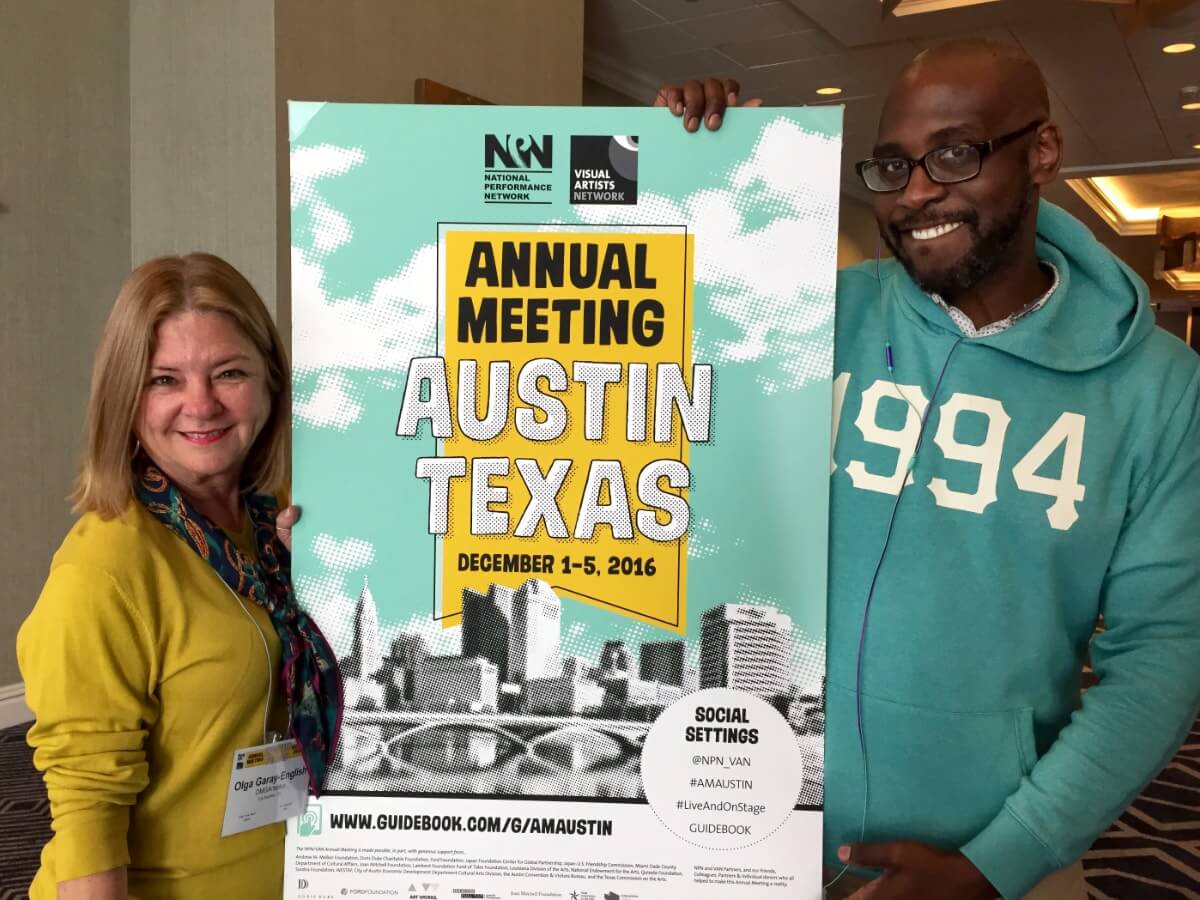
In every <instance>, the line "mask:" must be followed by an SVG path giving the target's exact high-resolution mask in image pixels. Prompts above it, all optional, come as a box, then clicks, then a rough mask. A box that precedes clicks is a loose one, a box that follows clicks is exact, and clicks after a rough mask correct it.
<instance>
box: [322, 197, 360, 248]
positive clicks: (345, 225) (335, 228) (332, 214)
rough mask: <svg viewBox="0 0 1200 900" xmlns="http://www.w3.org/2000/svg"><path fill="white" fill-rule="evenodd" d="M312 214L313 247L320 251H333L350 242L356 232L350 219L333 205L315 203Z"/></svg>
mask: <svg viewBox="0 0 1200 900" xmlns="http://www.w3.org/2000/svg"><path fill="white" fill-rule="evenodd" d="M312 214H313V223H312V233H313V247H315V248H316V250H317V252H318V253H322V254H326V253H332V252H333V251H334V250H336V249H337V248H338V247H340V246H342V244H347V243H349V242H350V238H351V236H352V235H353V234H354V229H353V228H352V227H351V225H350V220H349V219H347V218H346V217H345V216H344V215H342V214H341V213H340V212H338V211H337V210H336V209H334V208H333V207H332V206H327V205H325V204H324V203H321V204H314V206H313V211H312Z"/></svg>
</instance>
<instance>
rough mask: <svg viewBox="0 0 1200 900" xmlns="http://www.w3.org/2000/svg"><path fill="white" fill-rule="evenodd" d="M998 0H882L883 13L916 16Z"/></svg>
mask: <svg viewBox="0 0 1200 900" xmlns="http://www.w3.org/2000/svg"><path fill="white" fill-rule="evenodd" d="M995 2H996V0H880V3H882V4H883V14H884V15H885V16H886V15H887V14H888V13H891V14H892V15H894V16H914V15H916V14H917V13H931V12H941V11H942V10H944V9H957V8H958V7H960V6H978V5H979V4H981V3H995Z"/></svg>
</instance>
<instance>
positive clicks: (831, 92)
mask: <svg viewBox="0 0 1200 900" xmlns="http://www.w3.org/2000/svg"><path fill="white" fill-rule="evenodd" d="M841 92H842V89H841V88H840V87H823V88H817V93H818V94H820V95H821V96H822V97H833V96H836V95H837V94H840V93H841Z"/></svg>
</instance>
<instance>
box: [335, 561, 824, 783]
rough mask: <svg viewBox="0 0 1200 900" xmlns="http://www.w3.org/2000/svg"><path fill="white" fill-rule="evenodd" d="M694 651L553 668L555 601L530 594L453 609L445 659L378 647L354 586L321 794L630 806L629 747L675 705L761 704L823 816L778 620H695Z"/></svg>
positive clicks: (394, 641) (808, 696)
mask: <svg viewBox="0 0 1200 900" xmlns="http://www.w3.org/2000/svg"><path fill="white" fill-rule="evenodd" d="M700 619H701V622H700V633H699V639H698V640H697V641H692V642H689V641H687V640H686V639H684V638H675V637H671V638H655V639H652V640H645V641H640V642H632V641H629V640H625V639H619V638H613V639H607V640H604V641H603V643H602V644H601V646H600V647H599V649H598V652H597V653H595V654H594V655H593V656H592V657H591V658H586V657H584V656H581V655H578V654H572V653H564V652H563V643H564V642H563V600H562V598H560V597H559V596H558V595H557V594H555V592H554V591H553V589H552V588H551V587H550V586H549V585H548V584H547V583H546V582H545V581H542V580H540V579H528V580H526V581H524V582H523V583H522V584H521V585H520V586H519V587H516V588H514V587H509V586H506V585H502V584H498V583H495V582H492V583H489V584H488V586H487V587H486V588H485V589H481V590H475V589H472V588H468V589H466V590H465V591H464V594H463V612H462V620H461V624H460V625H458V626H454V627H452V628H449V629H446V632H449V633H450V634H451V635H453V634H454V633H455V632H457V638H458V640H457V652H444V651H446V650H447V649H450V648H449V647H448V646H447V644H448V643H449V640H446V641H441V642H439V645H440V646H438V647H433V648H431V647H430V646H429V645H428V643H427V642H426V640H425V639H424V638H423V637H422V635H421V634H419V633H415V632H412V631H403V630H400V631H399V632H398V633H397V632H395V631H393V634H394V635H395V636H394V637H392V638H391V640H390V644H389V645H388V646H387V647H386V652H385V646H384V643H385V641H384V637H383V631H382V630H381V628H380V625H379V617H378V611H377V608H376V602H375V598H374V594H373V593H372V591H371V588H370V583H369V580H368V578H367V577H365V576H364V579H363V586H362V588H361V590H360V592H359V597H358V600H357V602H356V605H355V610H354V616H353V621H352V626H351V635H350V640H349V647H348V651H347V652H346V653H345V655H344V656H342V657H340V659H339V662H340V666H341V670H342V676H343V688H344V693H345V707H346V710H347V713H346V729H345V733H344V737H343V744H342V747H341V750H340V751H339V755H338V760H337V763H336V764H335V766H334V774H333V776H332V777H333V784H332V786H331V787H332V789H334V790H345V791H347V792H350V793H356V792H370V793H380V792H382V793H430V792H436V793H445V792H450V793H466V794H514V793H520V794H529V793H538V794H543V795H562V796H573V797H579V796H589V795H590V796H596V797H604V796H616V797H625V798H631V797H632V798H636V797H641V796H643V794H642V789H641V781H640V768H639V760H640V751H641V743H642V741H643V740H644V737H645V733H646V731H647V730H648V728H649V725H650V724H651V723H652V722H653V721H654V719H656V718H657V716H658V715H659V714H660V713H661V712H662V711H663V710H664V709H665V708H666V707H668V706H670V705H671V704H672V703H674V702H675V701H676V700H679V699H680V698H681V697H683V696H684V695H685V694H688V693H692V692H694V691H696V690H700V689H702V688H707V687H727V688H733V689H735V690H742V691H746V692H747V693H750V694H754V695H755V696H758V697H760V698H762V699H764V700H766V701H768V702H769V703H771V704H772V705H773V706H774V707H775V708H776V709H777V710H778V711H779V713H780V714H781V715H783V716H784V717H785V718H786V719H787V721H788V722H789V724H790V725H791V726H792V730H793V733H794V734H795V735H796V737H797V741H798V742H799V743H801V744H802V745H806V750H807V752H806V771H808V770H811V773H810V774H811V777H810V778H808V779H806V789H807V796H806V797H805V798H804V802H806V803H809V804H819V803H820V792H821V782H822V781H823V778H822V777H821V772H820V770H821V768H822V761H821V759H820V758H819V754H820V750H819V748H818V747H817V746H816V745H817V744H819V740H820V738H821V736H822V735H823V733H824V684H823V681H822V683H821V684H820V685H819V686H818V687H817V692H813V691H812V690H811V689H810V690H808V691H806V690H805V688H804V687H803V686H801V685H800V684H797V680H796V678H795V672H794V668H795V667H794V665H793V663H794V653H793V646H792V644H793V639H794V635H793V625H792V620H791V618H790V617H789V616H788V615H787V614H785V613H783V612H781V611H779V610H778V609H776V608H775V607H772V606H768V605H765V604H753V603H725V604H718V605H716V606H713V607H711V608H710V609H708V610H706V611H705V612H704V613H703V614H702V615H701V616H700Z"/></svg>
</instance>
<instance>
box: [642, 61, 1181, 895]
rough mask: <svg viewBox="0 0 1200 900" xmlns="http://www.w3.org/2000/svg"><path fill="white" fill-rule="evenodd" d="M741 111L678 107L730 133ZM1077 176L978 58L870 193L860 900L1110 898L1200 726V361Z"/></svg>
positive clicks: (859, 294) (859, 553) (1014, 87)
mask: <svg viewBox="0 0 1200 900" xmlns="http://www.w3.org/2000/svg"><path fill="white" fill-rule="evenodd" d="M737 93H738V87H737V84H736V83H735V82H721V81H717V80H716V79H709V80H708V81H706V82H704V83H703V84H701V83H700V82H689V83H687V84H685V85H683V86H680V87H672V86H667V87H664V88H663V89H662V90H660V92H659V96H658V100H657V104H658V105H665V106H668V107H670V108H671V110H672V112H674V113H675V114H676V115H678V116H681V117H682V118H683V120H684V126H685V127H686V128H687V129H688V130H690V131H696V130H699V129H700V128H701V126H702V124H703V125H704V126H707V127H708V128H710V129H715V128H717V127H719V126H720V122H721V118H722V117H723V115H724V113H725V109H726V106H727V105H735V104H736V103H737ZM746 105H751V104H749V103H748V104H746ZM1062 152H1063V151H1062V135H1061V132H1060V131H1059V129H1058V127H1057V126H1056V125H1055V124H1054V123H1053V122H1052V121H1051V119H1050V106H1049V101H1048V97H1047V90H1046V86H1045V82H1044V80H1043V78H1042V76H1041V73H1040V72H1039V70H1038V68H1037V65H1036V64H1035V63H1034V62H1033V60H1031V59H1030V58H1029V57H1028V56H1026V55H1024V54H1022V53H1020V52H1018V51H1015V50H1013V49H1011V48H1008V47H1005V46H1003V45H998V44H993V43H989V42H981V41H960V42H955V43H952V44H947V45H944V46H942V47H938V48H935V49H933V50H930V51H926V52H925V53H922V54H921V55H920V56H918V57H917V58H916V59H915V60H914V61H913V62H912V63H911V64H910V65H909V66H908V68H907V69H906V70H905V71H904V72H903V74H902V75H901V76H900V77H899V79H898V80H897V82H896V83H895V85H894V87H893V88H892V90H891V93H890V95H889V96H888V98H887V103H886V105H885V107H884V110H883V114H882V117H881V120H880V123H879V133H878V142H877V144H876V146H875V149H874V152H873V154H872V158H871V159H869V160H867V161H865V162H863V163H861V164H860V165H859V167H858V171H859V173H860V177H861V178H862V179H863V181H864V183H865V184H866V186H867V187H868V188H869V189H871V190H872V192H873V197H874V208H875V215H876V218H877V220H878V224H879V231H880V236H881V237H882V239H883V241H884V242H886V244H887V245H888V247H889V248H890V249H891V250H892V253H893V254H894V256H895V260H887V261H883V262H879V261H871V262H869V263H867V264H865V265H863V266H860V267H857V268H854V269H850V270H848V271H845V272H843V273H841V275H840V276H839V279H838V287H837V292H838V324H837V346H836V354H835V375H837V376H839V377H838V381H837V382H836V384H837V385H838V391H839V392H843V391H844V394H843V395H842V396H843V397H844V399H843V400H842V402H841V412H840V421H839V422H835V428H836V429H837V431H836V432H835V439H836V450H835V454H834V459H835V463H836V466H837V468H836V470H835V472H834V474H833V476H832V486H831V511H830V581H829V624H828V685H829V686H828V707H827V734H826V810H825V815H826V818H825V823H826V841H825V843H826V859H827V862H828V863H830V864H831V869H830V873H831V878H832V877H833V876H835V875H837V874H838V873H839V871H844V869H845V868H847V867H849V868H851V869H853V870H854V871H857V872H862V870H871V871H872V872H875V873H880V872H881V873H882V877H879V878H877V879H876V880H874V881H872V882H870V883H868V884H866V885H865V886H864V887H861V888H860V889H859V890H857V892H855V893H854V894H853V896H854V897H855V898H857V900H862V898H872V900H939V898H946V900H971V898H977V897H978V898H984V897H994V896H996V895H997V894H999V895H1000V896H1002V897H1004V898H1020V897H1026V896H1028V897H1038V898H1047V900H1050V898H1053V900H1076V898H1082V897H1084V889H1083V884H1082V875H1081V870H1080V868H1079V866H1078V863H1077V861H1078V860H1079V858H1080V856H1081V855H1082V853H1083V852H1084V851H1085V850H1086V849H1087V848H1088V846H1089V845H1090V844H1091V843H1092V841H1093V840H1094V839H1095V838H1096V837H1097V836H1098V835H1099V834H1100V833H1101V832H1102V831H1103V830H1104V829H1105V828H1106V827H1107V826H1108V825H1109V824H1110V823H1111V822H1112V821H1113V820H1114V819H1115V818H1116V817H1117V816H1118V815H1119V814H1120V813H1121V811H1122V810H1123V809H1124V808H1125V806H1126V805H1127V804H1128V802H1129V800H1130V799H1131V798H1132V797H1133V796H1135V795H1136V794H1137V793H1138V791H1139V790H1140V789H1141V787H1142V786H1143V785H1144V784H1145V783H1146V782H1147V781H1148V780H1149V779H1150V778H1151V777H1153V775H1154V774H1155V773H1156V772H1158V771H1159V769H1160V768H1161V767H1162V766H1163V765H1164V764H1165V763H1166V762H1167V760H1169V759H1170V757H1171V756H1172V754H1173V752H1174V751H1175V750H1176V748H1177V747H1178V746H1179V744H1180V742H1181V741H1182V739H1183V737H1184V735H1186V733H1187V731H1188V729H1189V727H1190V725H1191V723H1192V721H1193V720H1194V718H1195V716H1196V713H1197V706H1198V704H1200V553H1197V552H1196V538H1195V535H1196V534H1197V532H1198V531H1200V476H1198V473H1200V359H1198V358H1197V357H1196V356H1195V354H1193V353H1192V352H1191V351H1190V350H1189V349H1188V348H1187V347H1186V346H1184V345H1183V344H1182V343H1181V342H1179V341H1178V340H1176V339H1175V338H1173V337H1171V336H1170V335H1168V334H1167V333H1165V332H1163V331H1161V330H1159V329H1157V328H1155V327H1154V322H1153V315H1152V312H1151V310H1150V307H1149V305H1148V302H1147V289H1146V286H1145V284H1144V283H1143V282H1141V281H1140V280H1139V279H1138V278H1137V277H1136V276H1135V275H1134V274H1133V273H1132V272H1131V271H1130V270H1129V269H1128V268H1127V267H1125V266H1124V265H1123V264H1122V263H1121V262H1120V261H1118V260H1117V259H1116V258H1114V257H1113V256H1112V255H1111V254H1110V253H1109V252H1108V251H1106V250H1105V249H1104V248H1103V247H1101V246H1100V245H1099V244H1098V243H1097V242H1096V241H1095V240H1094V238H1093V237H1092V235H1091V234H1090V233H1089V232H1088V231H1087V229H1086V228H1085V227H1084V226H1083V225H1082V224H1081V223H1080V222H1078V221H1076V220H1075V219H1073V218H1071V217H1070V216H1068V215H1067V214H1066V213H1064V212H1063V211H1062V210H1060V209H1058V208H1056V207H1053V206H1050V205H1049V204H1045V203H1041V202H1040V199H1039V192H1040V189H1041V188H1042V186H1044V185H1046V184H1048V183H1050V182H1051V181H1052V180H1053V179H1054V178H1055V177H1056V175H1057V173H1058V169H1059V166H1060V163H1061V161H1062ZM1098 614H1102V615H1103V618H1104V625H1105V630H1104V631H1103V632H1102V633H1101V634H1100V635H1099V636H1098V637H1097V638H1096V639H1095V640H1094V641H1093V642H1092V644H1091V656H1092V665H1093V668H1094V670H1095V672H1096V674H1097V675H1098V676H1099V684H1098V685H1097V686H1095V687H1093V688H1091V689H1090V690H1089V691H1088V692H1087V694H1086V695H1085V696H1084V697H1083V698H1082V702H1080V698H1079V691H1078V684H1079V672H1080V666H1081V662H1082V660H1083V658H1084V655H1085V652H1086V651H1087V650H1088V641H1089V637H1090V636H1091V634H1092V631H1093V627H1094V625H1095V622H1096V619H1097V616H1098ZM860 741H861V746H860ZM864 749H865V752H864ZM867 773H869V776H868V775H867ZM849 883H854V884H863V883H864V882H863V881H862V880H861V879H856V878H855V876H854V875H853V874H843V876H842V877H841V878H838V879H837V881H836V882H835V883H834V885H833V890H832V891H831V893H838V892H840V893H842V894H844V893H845V892H846V889H847V888H846V885H847V884H849Z"/></svg>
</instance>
